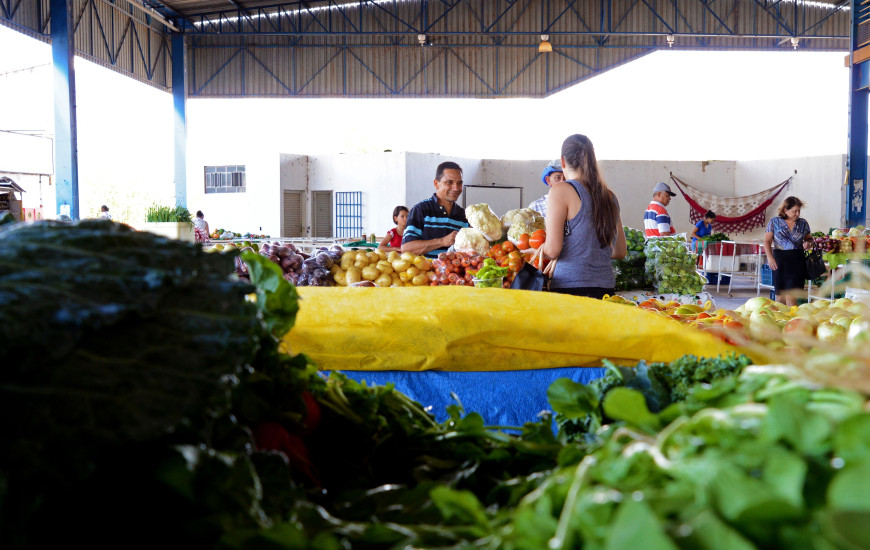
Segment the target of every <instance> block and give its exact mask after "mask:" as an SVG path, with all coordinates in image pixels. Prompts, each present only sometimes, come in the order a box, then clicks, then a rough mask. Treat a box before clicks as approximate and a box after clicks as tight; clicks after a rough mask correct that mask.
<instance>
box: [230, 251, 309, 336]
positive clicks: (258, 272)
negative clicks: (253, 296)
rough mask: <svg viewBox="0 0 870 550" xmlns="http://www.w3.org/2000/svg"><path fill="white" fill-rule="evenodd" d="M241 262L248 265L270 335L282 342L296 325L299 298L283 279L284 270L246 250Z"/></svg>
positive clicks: (291, 286) (294, 288)
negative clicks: (281, 339)
mask: <svg viewBox="0 0 870 550" xmlns="http://www.w3.org/2000/svg"><path fill="white" fill-rule="evenodd" d="M242 259H243V260H244V261H245V263H246V264H247V265H248V275H249V276H250V278H251V283H252V284H254V285H255V286H256V287H257V308H258V309H259V310H260V312H261V313H262V315H263V320H264V322H265V323H266V327H267V328H268V330H269V332H270V333H271V334H272V335H273V336H275V338H278V339H280V338H281V337H282V336H284V335H285V334H287V332H289V331H290V329H291V328H292V327H293V324H294V323H295V322H296V313H297V312H298V311H299V295H298V294H297V293H296V287H294V286H293V285H291V284H290V283H289V282H287V281H286V280H285V279H284V273H283V272H282V271H281V267H280V266H279V265H278V264H276V263H275V262H272V261H270V260H269V259H268V258H264V257H263V256H261V255H260V254H256V253H254V252H251V251H250V250H246V251H245V252H244V253H242Z"/></svg>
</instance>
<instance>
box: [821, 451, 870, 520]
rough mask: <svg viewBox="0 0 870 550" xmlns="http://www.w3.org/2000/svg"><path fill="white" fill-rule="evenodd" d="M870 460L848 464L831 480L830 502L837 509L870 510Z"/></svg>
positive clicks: (829, 489)
mask: <svg viewBox="0 0 870 550" xmlns="http://www.w3.org/2000/svg"><path fill="white" fill-rule="evenodd" d="M868 495H870V462H868V461H865V462H860V463H858V464H857V465H855V466H846V467H845V468H844V469H843V470H842V471H840V472H838V473H837V475H835V476H834V479H832V480H831V485H830V486H829V487H828V504H829V505H830V506H831V507H832V508H835V509H837V510H850V511H862V512H870V498H868Z"/></svg>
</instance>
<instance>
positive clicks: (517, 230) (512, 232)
mask: <svg viewBox="0 0 870 550" xmlns="http://www.w3.org/2000/svg"><path fill="white" fill-rule="evenodd" d="M541 219H543V218H541ZM534 231H535V226H534V225H532V224H530V223H526V222H522V221H519V222H514V223H513V224H511V227H510V229H508V234H507V238H508V240H509V241H510V242H512V243H514V244H517V243H518V242H520V237H521V236H522V235H523V233H528V234H529V235H531V234H532V233H533V232H534Z"/></svg>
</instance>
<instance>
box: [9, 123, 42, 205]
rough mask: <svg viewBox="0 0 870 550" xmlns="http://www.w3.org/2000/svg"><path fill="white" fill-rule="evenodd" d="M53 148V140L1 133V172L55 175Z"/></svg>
mask: <svg viewBox="0 0 870 550" xmlns="http://www.w3.org/2000/svg"><path fill="white" fill-rule="evenodd" d="M53 146H54V143H53V142H52V140H51V138H47V137H42V136H28V135H23V134H15V133H12V132H0V172H12V173H19V174H21V173H25V174H46V175H47V174H54V162H53V159H54V150H53ZM12 179H15V178H12ZM16 182H17V180H16ZM28 208H29V207H28Z"/></svg>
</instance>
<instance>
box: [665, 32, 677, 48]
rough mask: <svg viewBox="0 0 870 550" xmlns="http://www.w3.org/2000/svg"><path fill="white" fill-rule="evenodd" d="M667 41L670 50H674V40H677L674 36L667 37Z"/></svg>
mask: <svg viewBox="0 0 870 550" xmlns="http://www.w3.org/2000/svg"><path fill="white" fill-rule="evenodd" d="M665 40H667V41H668V47H669V48H673V47H674V40H675V39H674V35H672V34H669V35H668V36H667V37H665Z"/></svg>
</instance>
